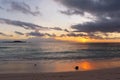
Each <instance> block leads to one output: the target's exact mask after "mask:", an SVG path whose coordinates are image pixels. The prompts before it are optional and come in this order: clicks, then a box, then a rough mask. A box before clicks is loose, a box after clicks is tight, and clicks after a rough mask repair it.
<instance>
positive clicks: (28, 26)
mask: <svg viewBox="0 0 120 80" xmlns="http://www.w3.org/2000/svg"><path fill="white" fill-rule="evenodd" d="M0 23H1V24H8V25H14V26H18V27H22V28H24V29H27V30H28V29H29V30H35V31H39V30H51V29H53V30H57V31H65V32H69V31H68V30H67V29H62V28H59V27H53V28H50V27H43V26H40V25H37V24H33V23H29V22H23V21H17V20H10V19H4V18H0Z"/></svg>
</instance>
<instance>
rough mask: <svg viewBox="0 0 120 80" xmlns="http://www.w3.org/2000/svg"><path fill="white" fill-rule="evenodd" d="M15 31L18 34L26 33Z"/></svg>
mask: <svg viewBox="0 0 120 80" xmlns="http://www.w3.org/2000/svg"><path fill="white" fill-rule="evenodd" d="M15 33H16V34H18V35H24V33H22V32H18V31H15Z"/></svg>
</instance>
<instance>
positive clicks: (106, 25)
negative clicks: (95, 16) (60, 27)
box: [71, 19, 120, 32]
mask: <svg viewBox="0 0 120 80" xmlns="http://www.w3.org/2000/svg"><path fill="white" fill-rule="evenodd" d="M71 28H73V29H75V32H97V31H100V32H120V20H106V19H105V20H100V21H96V22H87V23H84V24H77V25H73V26H71Z"/></svg>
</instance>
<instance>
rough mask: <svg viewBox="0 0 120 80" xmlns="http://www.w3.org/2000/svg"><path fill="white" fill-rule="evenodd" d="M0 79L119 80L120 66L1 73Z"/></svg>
mask: <svg viewBox="0 0 120 80" xmlns="http://www.w3.org/2000/svg"><path fill="white" fill-rule="evenodd" d="M0 80H120V68H112V69H102V70H92V71H74V72H56V73H5V74H2V73H1V74H0Z"/></svg>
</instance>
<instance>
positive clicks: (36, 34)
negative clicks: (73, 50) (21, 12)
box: [27, 31, 56, 37]
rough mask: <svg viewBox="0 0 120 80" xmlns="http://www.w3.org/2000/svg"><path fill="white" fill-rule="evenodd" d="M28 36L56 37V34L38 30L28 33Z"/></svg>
mask: <svg viewBox="0 0 120 80" xmlns="http://www.w3.org/2000/svg"><path fill="white" fill-rule="evenodd" d="M27 36H35V37H44V36H49V37H56V35H55V34H49V33H40V32H38V31H35V32H30V33H27Z"/></svg>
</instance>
